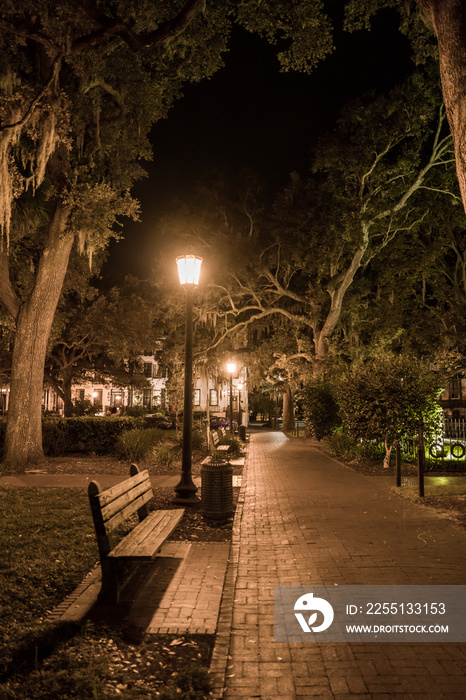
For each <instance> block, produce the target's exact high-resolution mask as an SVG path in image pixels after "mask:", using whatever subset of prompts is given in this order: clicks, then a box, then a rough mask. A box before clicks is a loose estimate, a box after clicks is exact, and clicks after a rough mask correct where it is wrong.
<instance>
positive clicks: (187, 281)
mask: <svg viewBox="0 0 466 700" xmlns="http://www.w3.org/2000/svg"><path fill="white" fill-rule="evenodd" d="M176 264H177V265H178V275H179V278H180V284H181V286H182V287H185V286H192V287H197V285H198V284H199V275H200V273H201V264H202V258H199V257H198V256H197V255H180V257H179V258H177V259H176Z"/></svg>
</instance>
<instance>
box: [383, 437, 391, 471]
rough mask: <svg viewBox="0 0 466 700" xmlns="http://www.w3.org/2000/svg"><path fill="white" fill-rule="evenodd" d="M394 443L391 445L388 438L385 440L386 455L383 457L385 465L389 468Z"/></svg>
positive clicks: (385, 467)
mask: <svg viewBox="0 0 466 700" xmlns="http://www.w3.org/2000/svg"><path fill="white" fill-rule="evenodd" d="M392 450H393V445H389V444H388V442H387V440H385V456H384V458H383V467H384V469H388V468H389V466H390V456H391V454H392Z"/></svg>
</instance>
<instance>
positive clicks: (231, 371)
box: [227, 362, 236, 437]
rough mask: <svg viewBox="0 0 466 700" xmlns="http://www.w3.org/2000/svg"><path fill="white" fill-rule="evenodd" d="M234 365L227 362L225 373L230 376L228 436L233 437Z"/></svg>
mask: <svg viewBox="0 0 466 700" xmlns="http://www.w3.org/2000/svg"><path fill="white" fill-rule="evenodd" d="M235 369H236V365H235V363H234V362H227V372H228V374H229V375H230V434H231V436H232V437H233V434H234V433H233V374H234V373H235Z"/></svg>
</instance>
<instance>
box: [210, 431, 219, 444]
mask: <svg viewBox="0 0 466 700" xmlns="http://www.w3.org/2000/svg"><path fill="white" fill-rule="evenodd" d="M211 436H212V442H213V443H214V445H218V443H219V442H220V440H219V437H218V433H215V432H212V433H211Z"/></svg>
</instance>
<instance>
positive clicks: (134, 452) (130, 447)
mask: <svg viewBox="0 0 466 700" xmlns="http://www.w3.org/2000/svg"><path fill="white" fill-rule="evenodd" d="M160 439H161V431H160V430H157V428H134V429H133V430H127V431H125V432H124V433H122V434H121V435H120V436H119V437H118V439H117V441H116V445H115V454H116V456H117V457H118V458H119V459H126V460H128V461H130V462H137V461H139V460H140V459H144V457H146V456H147V454H148V452H149V451H150V450H151V449H152V448H153V447H154V446H155V445H156V444H157V442H159V441H160Z"/></svg>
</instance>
